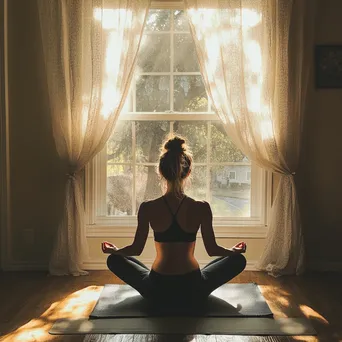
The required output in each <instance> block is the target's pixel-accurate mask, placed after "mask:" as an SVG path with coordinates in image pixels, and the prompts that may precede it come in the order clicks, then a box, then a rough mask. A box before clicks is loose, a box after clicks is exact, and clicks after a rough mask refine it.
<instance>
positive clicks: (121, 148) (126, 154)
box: [107, 120, 132, 163]
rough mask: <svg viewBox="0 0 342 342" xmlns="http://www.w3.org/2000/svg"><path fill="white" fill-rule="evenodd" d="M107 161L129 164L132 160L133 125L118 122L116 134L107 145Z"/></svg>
mask: <svg viewBox="0 0 342 342" xmlns="http://www.w3.org/2000/svg"><path fill="white" fill-rule="evenodd" d="M107 160H108V162H113V163H127V162H130V161H131V160H132V123H131V122H130V121H122V120H118V121H117V123H116V126H115V130H114V133H113V134H112V136H111V137H110V139H109V140H108V143H107Z"/></svg>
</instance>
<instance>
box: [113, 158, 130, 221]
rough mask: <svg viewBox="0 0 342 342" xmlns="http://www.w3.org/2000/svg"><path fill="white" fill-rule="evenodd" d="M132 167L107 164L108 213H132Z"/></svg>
mask: <svg viewBox="0 0 342 342" xmlns="http://www.w3.org/2000/svg"><path fill="white" fill-rule="evenodd" d="M132 179H133V177H132V168H131V166H130V165H107V215H132Z"/></svg>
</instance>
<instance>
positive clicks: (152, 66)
mask: <svg viewBox="0 0 342 342" xmlns="http://www.w3.org/2000/svg"><path fill="white" fill-rule="evenodd" d="M137 71H138V72H151V71H154V72H157V71H167V72H168V71H170V36H169V35H165V34H147V35H144V36H143V39H142V42H141V46H140V50H139V55H138V70H137Z"/></svg>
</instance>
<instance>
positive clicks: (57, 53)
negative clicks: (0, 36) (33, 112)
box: [37, 0, 150, 275]
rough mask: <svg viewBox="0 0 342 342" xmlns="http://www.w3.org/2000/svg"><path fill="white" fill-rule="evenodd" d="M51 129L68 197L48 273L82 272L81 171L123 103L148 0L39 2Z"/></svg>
mask: <svg viewBox="0 0 342 342" xmlns="http://www.w3.org/2000/svg"><path fill="white" fill-rule="evenodd" d="M37 1H38V8H39V16H40V26H41V36H42V44H43V52H44V58H45V66H46V71H47V84H48V90H49V99H50V112H51V116H52V125H53V134H54V140H55V143H56V148H57V151H58V154H59V156H60V159H61V163H63V165H65V169H66V170H67V171H66V173H67V175H66V200H65V207H64V214H63V218H62V220H61V222H60V224H59V227H58V230H57V236H56V239H55V242H54V248H53V252H52V256H51V259H50V265H49V271H50V273H51V274H54V275H66V274H72V275H84V274H87V272H86V271H84V270H82V260H85V258H87V251H88V248H87V241H86V236H85V224H84V198H83V197H84V196H83V191H82V177H81V176H80V171H81V170H82V169H83V168H84V166H85V165H86V164H87V163H88V162H89V161H91V160H92V158H93V157H94V156H95V155H96V154H97V153H98V152H100V151H101V150H102V149H103V148H104V146H105V144H106V142H107V140H108V139H109V137H110V135H111V133H112V131H113V129H114V126H115V123H116V121H117V119H118V116H119V114H120V111H121V109H122V107H123V104H124V103H125V99H126V96H127V93H128V90H129V86H130V82H131V78H132V75H133V71H134V66H135V62H136V57H137V52H138V49H139V45H140V42H141V37H142V33H143V28H144V24H145V20H146V16H147V13H148V9H149V6H150V0H58V1H48V0H37Z"/></svg>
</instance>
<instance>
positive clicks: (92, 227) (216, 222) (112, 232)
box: [85, 155, 272, 238]
mask: <svg viewBox="0 0 342 342" xmlns="http://www.w3.org/2000/svg"><path fill="white" fill-rule="evenodd" d="M96 158H99V155H98V156H96V157H95V158H94V159H93V160H92V161H91V162H90V163H89V164H88V165H87V167H86V169H85V188H86V196H85V209H86V236H87V237H98V238H100V237H134V235H135V232H136V226H137V218H136V216H129V217H125V216H122V217H102V218H99V217H96V201H97V200H98V199H99V196H101V194H100V193H99V192H98V191H96V178H97V177H99V176H100V175H98V170H97V169H96ZM253 167H255V166H253V165H252V168H253ZM251 176H252V179H251V182H257V181H258V180H259V182H257V183H254V184H257V185H256V186H255V187H253V188H251V198H253V192H255V193H258V194H259V198H257V197H256V196H255V197H254V198H255V201H259V203H263V204H264V205H263V210H262V212H261V217H260V219H258V220H255V219H253V218H245V219H241V218H230V219H229V224H227V218H226V217H214V219H213V226H214V229H215V235H216V237H218V238H220V237H224V238H239V237H244V238H265V237H266V234H267V230H268V223H269V214H270V208H271V194H272V175H271V173H270V172H268V171H266V170H261V169H259V172H252V173H251ZM100 177H101V176H100ZM253 178H254V180H253ZM255 178H257V179H255ZM258 178H259V179H258ZM101 179H103V180H104V182H105V181H106V178H105V177H101ZM260 179H261V181H260ZM257 187H259V189H257ZM260 187H263V189H260ZM252 208H253V206H252ZM151 234H152V232H150V233H149V236H150V237H151V236H152V235H151ZM199 236H201V234H200V233H199Z"/></svg>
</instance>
